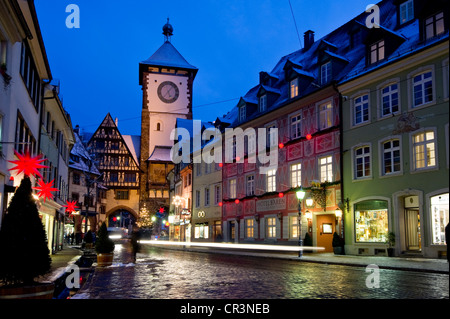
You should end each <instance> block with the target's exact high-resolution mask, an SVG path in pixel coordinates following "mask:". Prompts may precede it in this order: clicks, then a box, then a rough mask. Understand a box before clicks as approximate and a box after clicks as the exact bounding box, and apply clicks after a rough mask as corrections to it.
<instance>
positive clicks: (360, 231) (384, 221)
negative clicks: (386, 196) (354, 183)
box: [355, 200, 389, 243]
mask: <svg viewBox="0 0 450 319" xmlns="http://www.w3.org/2000/svg"><path fill="white" fill-rule="evenodd" d="M388 226H389V225H388V204H387V202H386V201H382V200H369V201H364V202H361V203H358V204H356V205H355V236H356V242H357V243H361V242H366V243H385V242H386V240H387V235H388V231H389V227H388Z"/></svg>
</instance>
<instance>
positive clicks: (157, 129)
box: [156, 122, 162, 132]
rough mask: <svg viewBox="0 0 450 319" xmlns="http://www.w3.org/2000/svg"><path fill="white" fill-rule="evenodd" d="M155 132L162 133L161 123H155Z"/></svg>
mask: <svg viewBox="0 0 450 319" xmlns="http://www.w3.org/2000/svg"><path fill="white" fill-rule="evenodd" d="M156 131H158V132H160V131H162V126H161V122H158V123H156Z"/></svg>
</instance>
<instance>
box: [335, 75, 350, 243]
mask: <svg viewBox="0 0 450 319" xmlns="http://www.w3.org/2000/svg"><path fill="white" fill-rule="evenodd" d="M333 89H334V90H335V91H336V93H337V94H338V95H339V157H340V163H339V169H340V171H341V172H340V173H341V183H340V184H341V203H342V204H344V203H345V200H344V198H345V196H344V182H343V180H344V143H343V142H344V129H343V126H342V119H343V117H342V115H343V98H342V94H341V92H340V91H339V89H338V88H337V83H336V82H335V81H334V82H333ZM347 209H348V207H347ZM344 221H345V211H344V209H342V229H341V237H342V239H343V240H344V242H345V232H344V227H345V226H344V225H345V223H344Z"/></svg>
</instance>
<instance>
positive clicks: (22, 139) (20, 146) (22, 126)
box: [15, 114, 36, 155]
mask: <svg viewBox="0 0 450 319" xmlns="http://www.w3.org/2000/svg"><path fill="white" fill-rule="evenodd" d="M15 142H16V144H15V149H16V151H17V152H19V153H25V152H29V153H30V154H31V155H34V154H36V140H35V138H34V137H33V134H32V133H31V130H30V129H29V127H28V125H27V123H26V122H25V120H24V119H23V118H22V116H21V115H20V114H19V115H18V116H17V122H16V138H15Z"/></svg>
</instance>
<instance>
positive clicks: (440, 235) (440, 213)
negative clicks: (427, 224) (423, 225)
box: [431, 193, 449, 245]
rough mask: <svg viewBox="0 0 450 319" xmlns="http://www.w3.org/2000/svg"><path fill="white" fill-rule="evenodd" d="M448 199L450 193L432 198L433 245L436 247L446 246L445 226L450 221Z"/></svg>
mask: <svg viewBox="0 0 450 319" xmlns="http://www.w3.org/2000/svg"><path fill="white" fill-rule="evenodd" d="M448 199H449V197H448V193H446V194H441V195H438V196H434V197H431V218H432V227H433V244H435V245H445V226H447V224H448V219H449V217H448V215H449V201H448Z"/></svg>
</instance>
